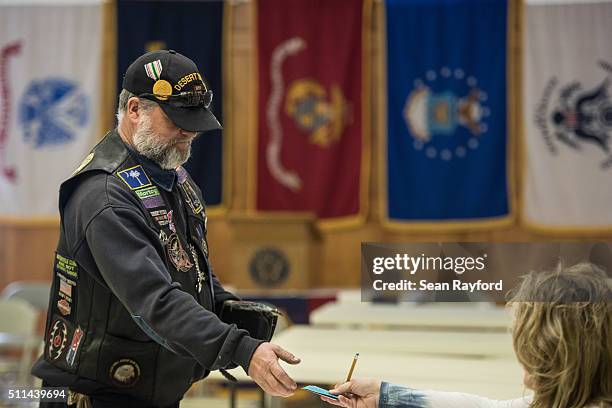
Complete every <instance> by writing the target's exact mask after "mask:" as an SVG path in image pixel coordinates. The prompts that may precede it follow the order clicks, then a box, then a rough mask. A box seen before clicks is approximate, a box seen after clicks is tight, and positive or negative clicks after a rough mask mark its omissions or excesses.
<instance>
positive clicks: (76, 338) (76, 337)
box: [66, 326, 83, 365]
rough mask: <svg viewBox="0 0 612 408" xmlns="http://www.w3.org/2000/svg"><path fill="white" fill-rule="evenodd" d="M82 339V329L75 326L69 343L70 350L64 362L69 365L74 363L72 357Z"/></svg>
mask: <svg viewBox="0 0 612 408" xmlns="http://www.w3.org/2000/svg"><path fill="white" fill-rule="evenodd" d="M82 339H83V330H82V329H81V327H80V326H79V327H77V328H76V330H75V331H74V334H73V335H72V342H71V343H70V350H68V354H66V362H67V363H68V364H69V365H74V359H75V357H76V355H77V352H78V351H79V347H80V346H81V340H82Z"/></svg>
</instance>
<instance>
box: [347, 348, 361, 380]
mask: <svg viewBox="0 0 612 408" xmlns="http://www.w3.org/2000/svg"><path fill="white" fill-rule="evenodd" d="M358 358H359V353H356V354H355V357H353V364H351V369H350V370H349V373H348V375H347V376H346V381H345V382H349V381H351V377H352V376H353V370H354V369H355V364H357V359H358Z"/></svg>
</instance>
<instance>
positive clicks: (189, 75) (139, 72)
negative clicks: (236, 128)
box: [123, 50, 222, 132]
mask: <svg viewBox="0 0 612 408" xmlns="http://www.w3.org/2000/svg"><path fill="white" fill-rule="evenodd" d="M123 89H125V90H127V91H130V92H131V93H133V94H135V95H136V96H138V97H139V98H146V99H149V100H151V101H154V102H157V103H158V104H159V106H160V107H161V108H162V109H163V111H164V112H165V114H166V115H167V116H168V118H170V120H171V121H172V122H173V123H174V124H175V125H176V126H178V127H180V128H181V129H184V130H187V131H190V132H207V131H209V130H215V129H221V128H222V127H221V124H220V123H219V121H218V120H217V118H216V117H215V115H213V113H212V112H211V111H210V104H211V102H212V91H211V90H209V89H208V88H207V86H206V84H205V83H204V80H203V79H202V75H200V72H199V71H198V67H197V66H196V64H195V63H194V62H193V61H192V60H190V59H189V58H187V57H186V56H184V55H181V54H179V53H178V52H176V51H174V50H159V51H152V52H148V53H146V54H144V55H142V56H140V57H138V58H137V59H136V61H134V62H132V64H131V65H130V66H129V67H128V69H127V70H126V71H125V76H124V77H123Z"/></svg>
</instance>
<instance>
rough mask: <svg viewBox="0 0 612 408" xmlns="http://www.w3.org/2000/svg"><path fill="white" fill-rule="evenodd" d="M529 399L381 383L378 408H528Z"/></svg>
mask: <svg viewBox="0 0 612 408" xmlns="http://www.w3.org/2000/svg"><path fill="white" fill-rule="evenodd" d="M530 402H531V398H530V397H523V398H517V399H512V400H504V401H499V400H491V399H488V398H484V397H480V396H478V395H473V394H464V393H460V392H443V391H426V390H415V389H412V388H407V387H402V386H400V385H395V384H391V383H388V382H383V383H382V385H381V387H380V400H379V404H378V407H379V408H446V407H453V408H528V407H529V404H530Z"/></svg>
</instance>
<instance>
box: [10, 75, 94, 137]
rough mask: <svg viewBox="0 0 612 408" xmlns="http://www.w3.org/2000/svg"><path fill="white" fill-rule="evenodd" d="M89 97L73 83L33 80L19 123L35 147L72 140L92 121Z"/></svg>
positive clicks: (56, 79)
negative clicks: (90, 118)
mask: <svg viewBox="0 0 612 408" xmlns="http://www.w3.org/2000/svg"><path fill="white" fill-rule="evenodd" d="M89 116H90V115H89V103H88V98H87V96H86V95H85V94H84V93H83V92H82V91H81V90H80V89H79V87H78V85H77V84H76V83H75V82H73V81H68V80H66V79H63V78H49V79H43V80H37V81H32V82H31V83H30V84H29V85H28V87H27V88H26V91H25V93H24V95H23V98H22V99H21V104H20V109H19V121H20V123H21V125H22V127H23V131H24V138H25V141H26V142H29V143H31V144H33V145H34V147H35V148H39V147H44V146H48V145H58V144H64V143H68V142H70V141H72V140H73V139H74V138H75V136H76V135H77V133H78V131H79V130H80V129H81V128H83V127H84V126H85V125H86V124H87V122H88V121H89Z"/></svg>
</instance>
